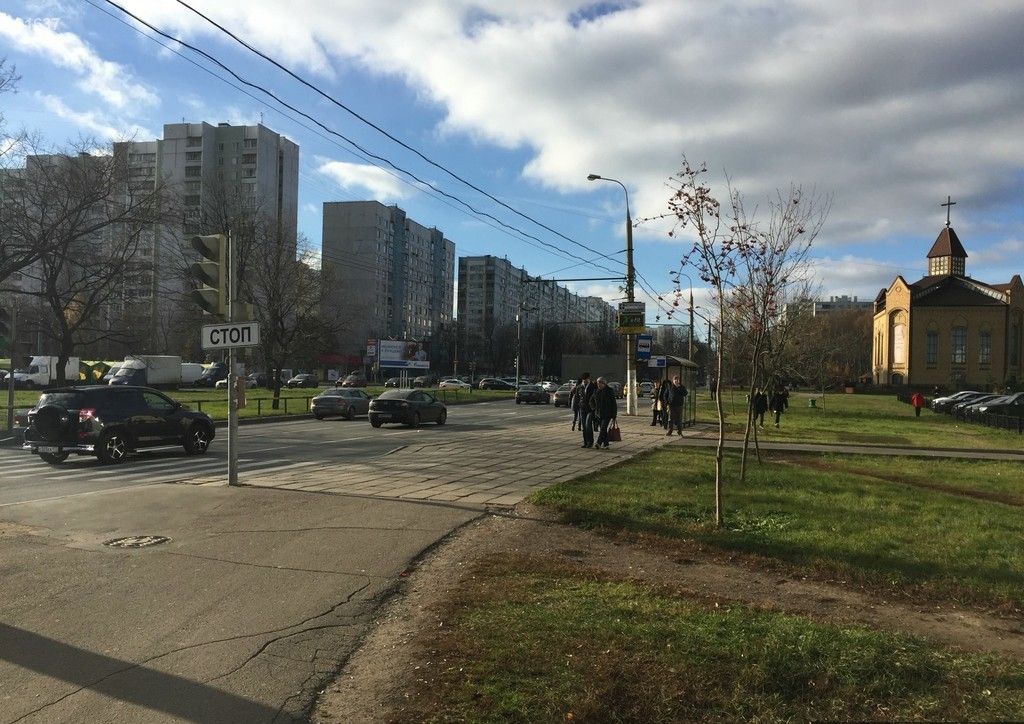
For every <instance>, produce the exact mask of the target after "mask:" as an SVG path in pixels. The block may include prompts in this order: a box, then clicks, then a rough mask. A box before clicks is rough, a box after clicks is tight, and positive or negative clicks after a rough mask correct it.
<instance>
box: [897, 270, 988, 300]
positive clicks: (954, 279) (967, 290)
mask: <svg viewBox="0 0 1024 724" xmlns="http://www.w3.org/2000/svg"><path fill="white" fill-rule="evenodd" d="M910 288H911V290H913V291H912V295H913V296H912V299H913V303H914V305H915V306H942V307H976V306H991V305H1001V304H1006V303H1007V298H1006V292H1005V291H1004V290H1002V289H1000V288H999V287H998V286H996V285H993V284H985V283H984V282H979V281H977V280H976V279H971V278H969V277H958V276H952V275H948V274H941V275H939V274H936V275H932V276H927V277H922V278H921V279H919V280H918V281H916V282H914V283H913V284H911V285H910Z"/></svg>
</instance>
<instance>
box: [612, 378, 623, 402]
mask: <svg viewBox="0 0 1024 724" xmlns="http://www.w3.org/2000/svg"><path fill="white" fill-rule="evenodd" d="M608 386H609V387H610V388H611V390H612V392H614V393H615V396H616V397H618V398H619V399H620V400H621V399H622V398H623V397H625V396H626V391H625V389H624V388H623V386H622V383H621V382H609V383H608Z"/></svg>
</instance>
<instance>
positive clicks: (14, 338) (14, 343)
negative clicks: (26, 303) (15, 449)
mask: <svg viewBox="0 0 1024 724" xmlns="http://www.w3.org/2000/svg"><path fill="white" fill-rule="evenodd" d="M17 348H18V305H17V304H12V305H11V345H10V355H11V371H10V372H9V373H8V376H7V434H8V435H10V434H13V433H14V367H15V364H14V356H15V355H14V353H15V350H17Z"/></svg>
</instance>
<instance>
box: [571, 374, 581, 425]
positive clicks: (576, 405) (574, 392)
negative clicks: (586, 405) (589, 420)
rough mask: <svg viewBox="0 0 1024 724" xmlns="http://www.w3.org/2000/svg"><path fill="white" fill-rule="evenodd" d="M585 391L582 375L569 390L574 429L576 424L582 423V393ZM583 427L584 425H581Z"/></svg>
mask: <svg viewBox="0 0 1024 724" xmlns="http://www.w3.org/2000/svg"><path fill="white" fill-rule="evenodd" d="M582 392H583V378H582V377H580V378H579V379H578V380H576V384H574V385H573V386H572V389H571V390H570V391H569V409H570V410H572V429H573V431H575V430H576V425H577V424H578V423H580V422H581V421H580V393H582ZM581 427H582V425H581Z"/></svg>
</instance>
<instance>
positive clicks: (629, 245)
mask: <svg viewBox="0 0 1024 724" xmlns="http://www.w3.org/2000/svg"><path fill="white" fill-rule="evenodd" d="M587 181H610V182H611V183H616V184H618V185H619V186H621V187H622V191H623V193H625V194H626V299H627V300H628V301H630V302H632V301H635V299H634V295H633V285H634V275H635V272H634V270H633V218H632V216H631V214H630V213H629V191H628V190H627V189H626V186H625V184H623V183H622V182H621V181H619V180H618V179H614V178H608V177H607V176H601V175H598V174H596V173H592V174H590V175H588V176H587ZM626 414H627V415H636V335H634V334H633V333H632V332H630V333H628V334H626Z"/></svg>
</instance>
